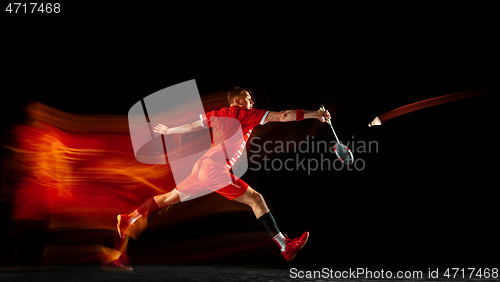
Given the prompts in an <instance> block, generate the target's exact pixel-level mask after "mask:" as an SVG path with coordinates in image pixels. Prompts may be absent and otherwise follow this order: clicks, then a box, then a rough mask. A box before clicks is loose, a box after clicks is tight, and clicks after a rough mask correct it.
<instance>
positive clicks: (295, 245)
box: [281, 232, 309, 261]
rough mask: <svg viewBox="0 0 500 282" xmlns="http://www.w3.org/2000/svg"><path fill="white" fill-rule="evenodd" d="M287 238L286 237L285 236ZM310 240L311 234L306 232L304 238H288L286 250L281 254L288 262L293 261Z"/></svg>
mask: <svg viewBox="0 0 500 282" xmlns="http://www.w3.org/2000/svg"><path fill="white" fill-rule="evenodd" d="M285 236H286V235H285ZM308 238H309V232H304V234H302V236H300V237H299V238H295V239H288V236H286V249H285V250H284V251H282V252H281V254H282V255H283V256H284V257H285V259H286V260H287V261H291V260H292V259H293V258H294V257H295V256H296V255H297V253H298V252H299V251H300V249H302V248H303V247H304V245H305V244H306V242H307V239H308Z"/></svg>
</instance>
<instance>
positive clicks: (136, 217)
mask: <svg viewBox="0 0 500 282" xmlns="http://www.w3.org/2000/svg"><path fill="white" fill-rule="evenodd" d="M141 217H142V215H141V214H139V213H138V212H137V213H135V215H133V216H131V217H129V218H128V223H129V224H134V222H135V221H136V220H138V219H139V218H141Z"/></svg>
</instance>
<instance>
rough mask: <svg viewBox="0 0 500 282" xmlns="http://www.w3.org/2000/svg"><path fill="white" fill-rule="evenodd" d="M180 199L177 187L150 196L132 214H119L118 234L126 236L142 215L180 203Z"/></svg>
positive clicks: (145, 215)
mask: <svg viewBox="0 0 500 282" xmlns="http://www.w3.org/2000/svg"><path fill="white" fill-rule="evenodd" d="M179 201H180V198H179V193H178V192H177V190H176V189H174V190H172V191H170V192H168V193H165V194H162V195H158V196H154V197H153V198H150V199H149V200H147V201H146V202H144V204H142V205H141V206H140V207H139V208H138V209H136V210H134V211H133V212H132V213H130V214H119V215H118V216H117V220H118V224H117V229H118V234H119V235H120V237H121V238H125V234H126V233H127V230H128V228H129V227H130V226H131V225H133V224H134V222H135V221H136V220H138V219H139V218H141V217H147V216H148V215H149V213H150V212H151V211H154V210H156V209H159V208H162V207H165V206H169V205H173V204H175V203H178V202H179Z"/></svg>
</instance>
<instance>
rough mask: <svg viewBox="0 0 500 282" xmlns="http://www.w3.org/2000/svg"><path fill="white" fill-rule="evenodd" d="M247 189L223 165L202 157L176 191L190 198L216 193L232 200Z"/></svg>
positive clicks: (245, 184)
mask: <svg viewBox="0 0 500 282" xmlns="http://www.w3.org/2000/svg"><path fill="white" fill-rule="evenodd" d="M248 187H249V185H248V184H247V183H245V181H243V180H241V179H239V178H238V177H236V176H234V175H233V174H231V172H230V171H229V169H228V168H227V167H226V166H225V165H222V164H219V163H217V162H215V161H213V160H212V159H211V158H209V157H202V158H201V159H200V160H198V161H197V162H196V164H195V165H194V167H193V170H192V171H191V174H190V175H189V176H188V177H187V178H186V179H184V181H182V182H181V183H179V185H177V187H176V189H177V191H179V192H181V193H182V194H186V195H189V196H192V197H195V196H197V197H201V196H203V195H206V194H209V193H212V192H216V193H218V194H220V195H222V196H224V197H226V198H228V199H229V200H232V199H234V198H238V197H240V196H241V195H243V194H244V193H245V192H246V190H247V189H248ZM190 198H191V197H190ZM181 199H182V197H181Z"/></svg>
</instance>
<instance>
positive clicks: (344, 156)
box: [333, 143, 354, 164]
mask: <svg viewBox="0 0 500 282" xmlns="http://www.w3.org/2000/svg"><path fill="white" fill-rule="evenodd" d="M333 150H334V151H335V154H336V155H337V158H339V160H340V161H342V162H345V163H347V164H352V163H353V162H354V155H353V154H352V152H351V150H349V148H347V146H346V145H344V144H342V143H337V144H335V146H333Z"/></svg>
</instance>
